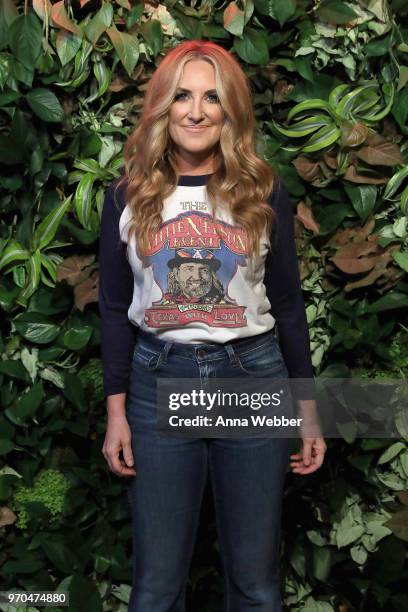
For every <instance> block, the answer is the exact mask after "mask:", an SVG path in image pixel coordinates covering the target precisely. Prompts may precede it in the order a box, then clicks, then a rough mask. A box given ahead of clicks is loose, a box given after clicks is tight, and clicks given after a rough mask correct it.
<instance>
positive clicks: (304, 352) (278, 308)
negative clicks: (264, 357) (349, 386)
mask: <svg viewBox="0 0 408 612" xmlns="http://www.w3.org/2000/svg"><path fill="white" fill-rule="evenodd" d="M269 204H270V205H271V206H272V207H273V209H274V210H275V212H276V213H277V217H276V220H275V225H274V227H273V229H272V235H271V245H272V249H271V251H269V253H268V255H267V258H266V262H265V279H264V284H265V288H266V295H267V297H268V299H269V301H270V303H271V314H272V315H273V317H274V318H275V319H276V327H277V332H278V340H279V345H280V348H281V351H282V355H283V358H284V361H285V364H286V367H287V369H288V373H289V378H291V379H292V378H303V379H309V380H308V381H299V383H298V384H296V383H295V381H292V383H291V388H292V389H293V396H294V397H295V398H296V399H315V387H314V380H310V379H313V366H312V359H311V352H310V337H309V328H308V323H307V318H306V311H305V304H304V300H303V294H302V288H301V281H300V273H299V263H298V257H297V252H296V242H295V232H294V209H293V206H292V203H291V201H290V197H289V193H288V191H287V189H286V187H285V185H284V183H283V182H282V180H280V181H279V185H278V187H277V188H275V189H274V190H273V194H271V196H270V198H269Z"/></svg>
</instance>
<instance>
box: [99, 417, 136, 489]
mask: <svg viewBox="0 0 408 612" xmlns="http://www.w3.org/2000/svg"><path fill="white" fill-rule="evenodd" d="M131 438H132V433H131V431H130V427H129V423H128V422H127V419H126V416H125V415H124V414H123V415H122V414H119V415H116V414H109V415H108V419H107V426H106V435H105V442H104V444H103V447H102V454H103V456H104V457H105V459H106V461H107V462H108V465H109V469H110V470H111V472H113V473H114V474H116V475H117V476H126V477H129V476H136V470H135V469H134V468H133V467H131V466H133V465H134V461H133V453H132V445H131ZM121 450H122V451H123V458H124V460H123V459H119V452H120V451H121Z"/></svg>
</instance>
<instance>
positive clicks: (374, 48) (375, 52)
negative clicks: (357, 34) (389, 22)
mask: <svg viewBox="0 0 408 612" xmlns="http://www.w3.org/2000/svg"><path fill="white" fill-rule="evenodd" d="M390 44H391V33H390V32H389V33H388V34H387V35H386V36H383V37H381V38H374V39H373V40H370V41H369V42H368V44H367V45H366V46H365V49H364V52H365V54H366V55H367V56H368V57H381V56H382V55H386V54H387V53H388V50H389V48H390Z"/></svg>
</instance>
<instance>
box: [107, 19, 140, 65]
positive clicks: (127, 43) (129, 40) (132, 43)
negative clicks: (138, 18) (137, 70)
mask: <svg viewBox="0 0 408 612" xmlns="http://www.w3.org/2000/svg"><path fill="white" fill-rule="evenodd" d="M107 33H108V35H109V38H110V39H111V41H112V44H113V46H114V47H115V51H116V53H117V54H118V56H119V59H120V61H121V62H122V64H123V66H124V68H125V69H126V72H127V73H128V75H129V77H131V76H132V72H133V69H134V67H135V66H136V64H137V62H138V60H139V41H138V39H137V37H136V36H131V35H130V34H127V33H126V32H120V31H119V30H118V29H117V28H116V27H115V26H112V27H111V28H109V29H108V30H107Z"/></svg>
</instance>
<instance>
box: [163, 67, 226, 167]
mask: <svg viewBox="0 0 408 612" xmlns="http://www.w3.org/2000/svg"><path fill="white" fill-rule="evenodd" d="M223 122H224V111H223V109H222V107H221V104H220V102H219V100H218V96H217V93H216V90H215V70H214V67H213V66H212V65H211V64H210V63H209V62H207V61H204V60H191V61H189V62H187V63H186V64H185V66H184V70H183V74H182V76H181V79H180V81H179V84H178V88H177V90H176V93H175V96H174V100H173V102H172V105H171V107H170V112H169V133H170V137H171V139H172V140H173V150H174V155H175V158H176V161H177V165H178V167H179V172H181V173H183V172H189V170H193V171H194V170H199V171H200V172H202V173H203V174H204V173H206V172H213V171H214V168H213V161H214V157H215V152H216V150H217V145H218V143H219V140H220V134H221V128H222V125H223Z"/></svg>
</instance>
